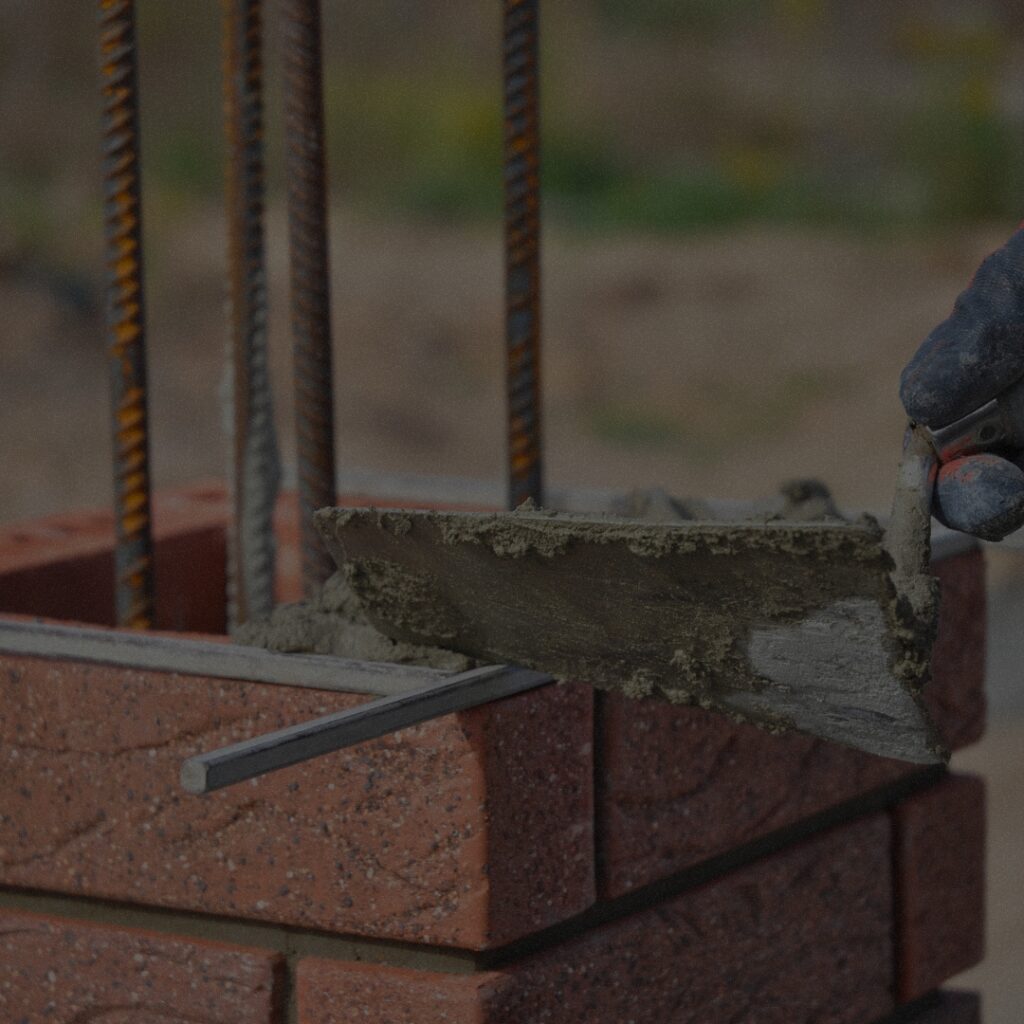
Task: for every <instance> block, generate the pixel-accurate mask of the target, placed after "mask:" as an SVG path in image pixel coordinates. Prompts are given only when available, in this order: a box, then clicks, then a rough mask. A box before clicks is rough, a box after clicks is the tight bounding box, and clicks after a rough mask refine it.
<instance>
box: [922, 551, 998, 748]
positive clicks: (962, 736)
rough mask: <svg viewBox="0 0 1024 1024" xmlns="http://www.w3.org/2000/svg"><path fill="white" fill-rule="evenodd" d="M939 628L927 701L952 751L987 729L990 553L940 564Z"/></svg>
mask: <svg viewBox="0 0 1024 1024" xmlns="http://www.w3.org/2000/svg"><path fill="white" fill-rule="evenodd" d="M934 571H935V575H936V576H937V577H938V579H939V587H940V594H941V601H940V604H939V631H938V635H937V636H936V638H935V646H934V648H933V649H932V678H931V682H930V683H929V684H928V686H927V687H926V689H925V698H926V700H925V702H926V703H927V705H928V710H929V711H930V712H931V713H932V717H933V718H934V720H935V722H936V724H937V725H938V727H939V732H940V733H941V734H942V736H943V739H944V740H945V741H946V744H947V746H949V748H950V749H951V750H960V749H962V748H963V747H966V746H969V745H970V744H972V743H976V742H977V741H978V740H980V739H981V736H982V733H984V731H985V620H986V607H985V604H986V602H985V556H984V554H983V553H982V552H981V551H968V552H965V553H964V554H961V555H954V556H953V557H952V558H944V559H943V560H942V561H940V562H936V563H935V566H934Z"/></svg>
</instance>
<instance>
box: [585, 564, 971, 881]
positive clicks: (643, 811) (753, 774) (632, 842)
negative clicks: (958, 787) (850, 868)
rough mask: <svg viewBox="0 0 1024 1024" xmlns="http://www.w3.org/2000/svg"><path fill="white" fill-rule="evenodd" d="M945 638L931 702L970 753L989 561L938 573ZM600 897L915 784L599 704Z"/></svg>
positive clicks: (805, 742)
mask: <svg viewBox="0 0 1024 1024" xmlns="http://www.w3.org/2000/svg"><path fill="white" fill-rule="evenodd" d="M935 570H936V573H937V575H938V576H939V580H940V586H941V588H942V598H943V599H942V612H941V615H940V627H939V629H940V632H939V638H938V641H937V644H936V655H935V658H934V659H933V661H934V667H933V681H932V683H930V684H929V688H928V693H929V696H928V703H929V706H930V708H931V710H932V713H933V715H934V716H935V718H936V720H937V723H938V724H939V727H940V729H941V731H942V732H943V734H944V735H945V736H946V738H947V740H948V741H949V742H950V743H952V745H953V746H956V747H959V746H962V745H963V744H965V743H968V742H973V741H974V740H975V739H977V738H978V736H980V734H981V731H982V729H983V725H984V661H983V654H984V642H985V620H984V610H985V605H984V596H985V595H984V563H983V561H982V556H981V554H980V552H976V551H973V552H968V553H966V554H962V555H957V556H954V557H953V558H949V559H944V560H943V561H941V562H939V563H937V564H936V567H935ZM597 700H598V703H597V713H598V722H599V735H600V737H601V740H600V749H599V756H598V765H599V777H598V780H597V792H598V818H599V821H600V823H601V827H600V849H599V864H600V882H599V886H600V892H601V895H602V896H605V897H614V896H619V895H621V894H623V893H626V892H629V891H631V890H634V889H637V888H640V887H642V886H644V885H646V884H649V883H651V882H654V881H657V880H658V879H660V878H664V877H666V876H668V875H671V874H673V873H675V872H677V871H681V870H684V869H685V868H688V867H692V866H693V865H695V864H699V863H700V862H702V861H704V860H707V859H709V858H711V857H715V856H717V855H719V854H721V853H724V852H726V851H728V850H731V849H733V848H735V847H737V846H740V845H742V844H744V843H747V842H750V841H752V840H755V839H757V838H759V837H761V836H765V835H768V834H769V833H771V832H774V831H776V830H777V829H780V828H784V827H786V826H788V825H792V824H794V823H795V822H797V821H800V820H801V819H803V818H806V817H809V816H811V815H814V814H817V813H820V812H822V811H824V810H826V809H828V808H830V807H834V806H835V805H837V804H841V803H844V802H846V801H849V800H852V799H854V798H856V797H858V796H861V795H864V794H866V793H869V792H871V791H872V790H876V789H879V788H880V787H883V786H885V785H887V784H889V783H892V782H894V781H896V780H898V779H901V778H903V777H904V776H906V774H907V773H908V771H909V770H910V769H909V768H908V766H907V765H905V764H903V763H901V762H898V761H891V760H886V759H883V758H879V757H874V756H872V755H869V754H861V753H859V752H857V751H854V750H850V749H848V748H846V747H841V746H838V745H837V744H832V743H826V742H824V741H821V740H815V739H811V738H809V737H805V736H798V735H793V734H790V735H786V736H770V735H768V734H766V733H764V732H762V731H761V730H759V729H756V728H753V727H751V726H742V725H735V724H733V723H732V722H730V721H729V720H728V719H726V718H724V717H723V716H720V715H712V714H709V713H707V712H705V711H702V710H700V709H697V708H673V707H670V706H667V705H665V704H664V703H662V702H660V701H652V700H646V701H634V700H630V699H629V698H626V697H622V696H619V695H615V694H599V695H598V698H597Z"/></svg>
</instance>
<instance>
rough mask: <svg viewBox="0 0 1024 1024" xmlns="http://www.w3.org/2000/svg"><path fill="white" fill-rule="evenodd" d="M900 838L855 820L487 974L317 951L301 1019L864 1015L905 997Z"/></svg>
mask: <svg viewBox="0 0 1024 1024" xmlns="http://www.w3.org/2000/svg"><path fill="white" fill-rule="evenodd" d="M889 840H890V832H889V823H888V820H887V819H886V817H885V816H882V815H877V816H875V817H873V818H870V819H867V820H862V821H859V822H856V823H854V824H851V825H847V826H844V827H842V828H840V829H837V830H835V831H833V832H830V833H828V834H826V835H823V836H819V837H817V838H815V839H813V840H810V841H807V842H805V843H803V844H801V845H800V846H798V847H794V848H790V849H788V850H785V851H783V852H781V853H779V854H776V855H775V856H773V857H771V858H769V859H767V860H765V861H761V862H759V863H756V864H753V865H750V866H749V867H746V868H743V869H740V870H738V871H736V872H733V873H732V874H730V875H727V876H724V877H722V878H720V879H718V880H716V881H715V882H712V883H709V884H707V885H705V886H703V887H701V888H699V889H696V890H693V891H691V892H688V893H684V894H682V895H680V896H677V897H674V898H672V899H670V900H667V901H665V902H663V903H661V904H659V905H657V906H655V907H652V908H650V909H647V910H644V911H641V912H638V913H637V914H635V915H633V916H631V917H629V918H626V919H624V920H622V921H618V922H614V923H610V924H607V925H604V926H602V927H600V928H597V929H595V930H593V931H590V932H587V933H586V934H584V935H583V936H581V937H579V938H575V939H571V940H569V941H567V942H565V943H563V944H561V945H559V946H556V947H554V948H552V949H550V950H548V951H545V952H543V953H538V954H536V955H534V956H532V957H530V958H528V959H526V960H522V961H520V962H518V963H516V964H514V965H511V966H508V967H503V968H500V969H497V970H495V971H492V972H489V973H486V974H482V975H478V976H476V977H475V978H474V979H473V983H472V984H471V983H470V981H468V980H467V979H465V978H459V977H453V976H452V975H440V974H434V975H430V974H426V973H423V972H411V971H400V970H396V969H393V968H375V967H369V966H366V965H349V964H345V963H341V962H337V961H334V962H328V961H306V962H303V963H300V965H299V1005H300V1020H301V1022H302V1024H343V1022H344V1024H347V1022H349V1021H353V1020H358V1021H362V1022H365V1024H413V1022H416V1024H421V1022H426V1021H434V1020H437V1021H440V1020H449V1019H450V1020H451V1021H453V1022H455V1024H463V1022H465V1024H521V1022H527V1021H528V1022H529V1024H623V1022H624V1021H635V1022H645V1024H646V1022H648V1021H657V1022H659V1024H711V1022H716V1024H717V1022H725V1021H736V1022H740V1021H744V1022H746V1021H754V1020H756V1021H757V1022H758V1024H792V1022H793V1021H794V1020H807V1021H811V1020H813V1021H814V1022H815V1024H864V1022H866V1021H873V1020H876V1019H877V1018H878V1017H880V1016H882V1015H883V1014H885V1013H887V1012H889V1011H890V1010H891V1009H892V1005H893V1004H892V983H893V977H892V953H893V951H892V940H891V906H892V890H891V876H890V845H889ZM441 1007H443V1008H444V1010H445V1012H448V1011H449V1008H453V1009H451V1012H450V1013H449V1016H445V1013H443V1012H441V1009H440V1008H441Z"/></svg>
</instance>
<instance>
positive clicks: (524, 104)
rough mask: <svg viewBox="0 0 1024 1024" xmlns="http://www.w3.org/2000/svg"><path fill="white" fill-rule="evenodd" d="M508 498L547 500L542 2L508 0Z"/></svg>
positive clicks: (511, 500)
mask: <svg viewBox="0 0 1024 1024" xmlns="http://www.w3.org/2000/svg"><path fill="white" fill-rule="evenodd" d="M504 5H505V17H504V48H503V54H504V69H503V70H504V95H505V174H504V178H505V347H506V359H507V363H506V387H507V393H508V504H509V507H510V508H516V507H518V506H519V505H520V504H522V502H524V501H525V500H526V499H527V498H532V499H533V501H534V502H535V503H536V504H538V505H542V504H543V498H544V490H543V473H542V462H541V413H540V106H539V77H538V33H539V27H540V26H539V18H538V0H504Z"/></svg>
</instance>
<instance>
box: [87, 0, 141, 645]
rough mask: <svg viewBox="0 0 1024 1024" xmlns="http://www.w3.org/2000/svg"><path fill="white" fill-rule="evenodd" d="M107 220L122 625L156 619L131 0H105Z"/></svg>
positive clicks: (102, 1)
mask: <svg viewBox="0 0 1024 1024" xmlns="http://www.w3.org/2000/svg"><path fill="white" fill-rule="evenodd" d="M99 19H100V30H99V51H100V53H99V64H100V81H101V84H102V91H103V117H102V130H103V206H104V209H103V219H104V226H105V234H106V259H105V262H106V277H107V286H106V307H107V333H108V343H109V357H110V382H111V412H112V426H113V441H114V506H115V507H114V513H115V514H114V519H115V522H116V536H117V541H116V546H115V549H114V565H115V584H114V595H115V596H114V600H115V607H116V616H117V623H118V625H121V626H130V627H133V628H136V629H146V628H148V627H149V626H151V625H152V624H153V605H154V595H153V535H152V522H151V485H150V463H149V414H148V400H147V389H146V331H145V303H144V301H143V275H142V208H141V190H140V181H139V110H138V72H137V68H136V45H135V4H134V2H133V0H100V3H99Z"/></svg>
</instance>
